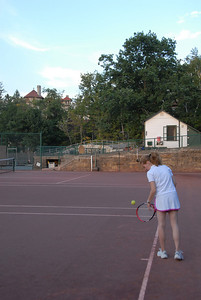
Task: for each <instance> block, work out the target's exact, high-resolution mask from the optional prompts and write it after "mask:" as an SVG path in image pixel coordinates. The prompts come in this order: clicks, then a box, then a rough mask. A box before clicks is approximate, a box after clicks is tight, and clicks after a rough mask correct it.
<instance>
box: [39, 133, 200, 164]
mask: <svg viewBox="0 0 201 300" xmlns="http://www.w3.org/2000/svg"><path fill="white" fill-rule="evenodd" d="M181 148H201V134H196V135H191V136H189V135H188V136H187V135H185V136H180V137H170V136H169V137H168V138H162V137H155V138H147V139H129V140H121V141H106V140H93V141H87V142H83V143H81V144H74V145H70V146H41V147H40V148H38V149H37V153H36V155H41V156H42V157H44V156H46V157H53V156H54V157H55V156H57V157H58V158H59V159H60V158H61V157H63V156H66V155H94V154H112V153H117V152H136V151H143V150H158V151H164V150H171V149H181Z"/></svg>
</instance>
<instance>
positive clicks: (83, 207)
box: [0, 204, 133, 210]
mask: <svg viewBox="0 0 201 300" xmlns="http://www.w3.org/2000/svg"><path fill="white" fill-rule="evenodd" d="M0 207H19V208H20V207H26V208H27V207H30V208H70V209H71V208H73V209H127V210H133V208H129V207H111V206H108V207H106V206H62V205H61V206H58V205H57V206H56V205H23V204H22V205H12V204H1V205H0Z"/></svg>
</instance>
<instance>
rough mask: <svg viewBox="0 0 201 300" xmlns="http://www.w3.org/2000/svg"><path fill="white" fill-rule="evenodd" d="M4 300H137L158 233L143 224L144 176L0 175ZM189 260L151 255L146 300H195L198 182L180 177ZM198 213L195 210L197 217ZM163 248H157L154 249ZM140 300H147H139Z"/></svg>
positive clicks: (192, 176) (183, 232)
mask: <svg viewBox="0 0 201 300" xmlns="http://www.w3.org/2000/svg"><path fill="white" fill-rule="evenodd" d="M0 179H1V181H0V188H1V196H0V218H1V226H0V236H1V246H0V257H1V262H0V268H1V272H0V299H3V300H18V299H19V300H25V299H27V300H53V299H58V300H67V299H70V300H74V299H76V300H77V299H81V300H83V299H84V300H85V299H86V300H91V299H94V300H96V299H97V300H99V299H100V300H113V299H114V300H118V299H119V300H124V299H125V300H126V299H138V296H139V293H140V290H141V286H142V282H143V278H144V273H145V270H146V267H147V263H148V258H149V255H150V251H151V248H152V244H153V240H154V236H155V232H156V229H157V222H156V219H154V220H152V221H151V222H149V223H146V224H145V223H141V222H139V221H138V220H137V218H136V217H135V208H134V207H133V206H131V205H130V202H131V200H133V199H135V200H136V206H137V204H139V203H141V202H143V201H146V197H147V195H148V192H149V185H148V183H147V180H146V174H145V173H98V172H96V173H84V172H83V173H81V172H72V173H70V172H43V171H42V172H15V173H9V174H1V175H0ZM176 179H177V182H178V194H179V197H180V201H181V206H182V210H181V211H180V227H181V235H182V238H181V240H182V242H181V247H182V249H183V250H184V257H185V260H184V261H183V262H177V261H174V259H173V254H174V245H173V241H172V238H171V232H170V226H169V224H168V226H167V240H168V241H167V245H168V247H167V250H168V252H169V254H170V258H169V259H167V260H165V261H164V260H162V259H159V258H157V257H156V254H155V255H154V259H153V262H152V266H151V271H150V274H149V278H148V284H147V287H146V291H145V297H144V299H150V300H152V299H162V300H163V299H168V300H169V299H178V300H180V299H191V298H193V297H194V298H195V299H198V298H199V297H198V295H199V296H200V294H201V288H200V284H199V283H200V280H201V275H200V269H201V262H200V257H199V256H200V255H199V251H198V249H200V246H201V245H200V244H201V242H200V239H199V236H200V230H201V229H200V228H201V227H200V215H201V207H200V203H199V202H200V201H199V199H200V192H201V186H200V179H201V174H176ZM195 208H196V209H195ZM157 248H158V245H157ZM141 300H142V299H141Z"/></svg>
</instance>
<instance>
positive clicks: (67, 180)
mask: <svg viewBox="0 0 201 300" xmlns="http://www.w3.org/2000/svg"><path fill="white" fill-rule="evenodd" d="M88 176H91V174H87V175H83V176H79V177H75V178H71V179H66V180H63V181H59V182H56V184H60V183H64V182H69V181H72V180H77V179H80V178H83V177H88Z"/></svg>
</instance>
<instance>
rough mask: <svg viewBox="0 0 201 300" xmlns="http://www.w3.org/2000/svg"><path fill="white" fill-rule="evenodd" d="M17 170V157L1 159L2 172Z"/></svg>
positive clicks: (0, 167) (0, 168) (0, 169)
mask: <svg viewBox="0 0 201 300" xmlns="http://www.w3.org/2000/svg"><path fill="white" fill-rule="evenodd" d="M14 171H15V159H14V158H4V159H0V173H4V172H14Z"/></svg>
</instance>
